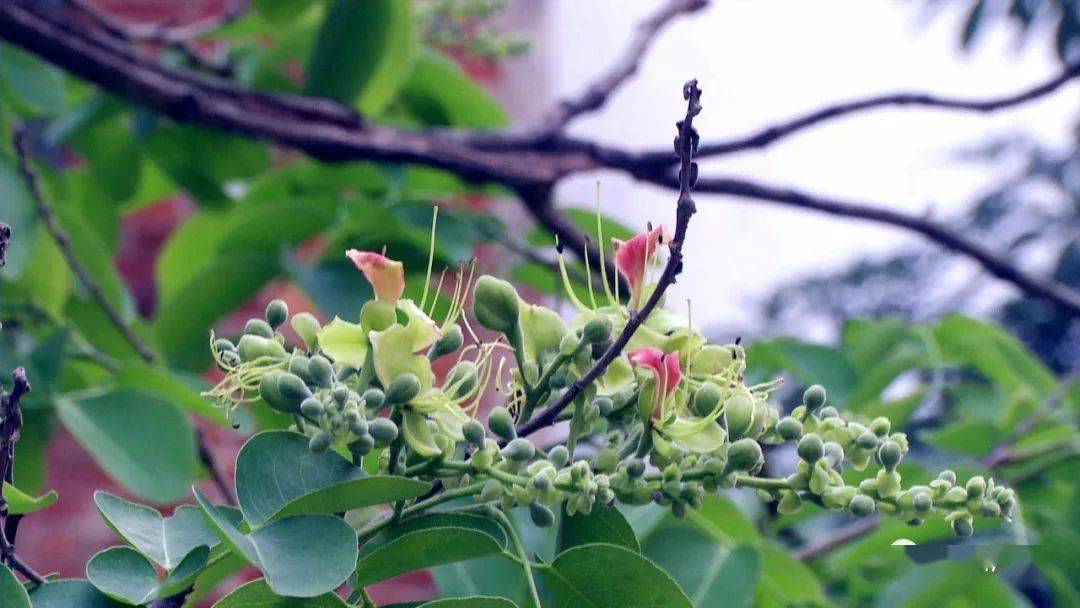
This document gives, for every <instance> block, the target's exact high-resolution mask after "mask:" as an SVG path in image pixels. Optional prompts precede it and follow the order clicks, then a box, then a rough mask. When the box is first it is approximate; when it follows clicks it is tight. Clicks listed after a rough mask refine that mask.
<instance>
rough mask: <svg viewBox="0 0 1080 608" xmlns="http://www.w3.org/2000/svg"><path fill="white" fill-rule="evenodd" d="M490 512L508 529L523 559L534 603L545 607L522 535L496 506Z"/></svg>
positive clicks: (509, 535)
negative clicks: (541, 600)
mask: <svg viewBox="0 0 1080 608" xmlns="http://www.w3.org/2000/svg"><path fill="white" fill-rule="evenodd" d="M488 514H489V515H490V516H491V517H492V518H494V519H495V520H496V521H498V522H499V525H500V526H502V528H503V529H504V530H505V531H506V535H507V537H508V538H509V539H510V542H511V543H513V545H514V548H516V549H517V554H518V557H519V558H520V560H521V569H522V570H524V571H525V581H526V582H527V583H528V585H529V594H530V595H531V596H532V601H533V605H534V606H535V608H543V605H542V604H541V603H540V594H539V592H537V590H536V581H535V580H534V579H533V573H532V562H530V561H529V554H528V553H526V552H525V544H524V543H523V542H521V537H520V536H519V535H518V533H517V528H515V527H514V524H513V523H512V522H511V521H510V519H509V518H507V517H506V514H505V513H503V512H502V511H500V510H499V509H496V508H494V507H488Z"/></svg>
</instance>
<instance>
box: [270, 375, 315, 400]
mask: <svg viewBox="0 0 1080 608" xmlns="http://www.w3.org/2000/svg"><path fill="white" fill-rule="evenodd" d="M277 388H278V392H279V393H281V396H282V397H285V398H286V399H294V400H296V401H297V402H300V401H303V400H304V399H307V398H308V397H310V396H311V389H309V388H308V386H307V385H306V384H304V381H303V380H302V379H301V378H300V376H297V375H296V374H290V373H283V374H281V375H280V376H278V381H277Z"/></svg>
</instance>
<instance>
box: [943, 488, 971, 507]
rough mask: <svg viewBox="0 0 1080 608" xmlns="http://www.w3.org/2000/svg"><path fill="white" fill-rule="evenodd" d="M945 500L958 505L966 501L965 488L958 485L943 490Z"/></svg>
mask: <svg viewBox="0 0 1080 608" xmlns="http://www.w3.org/2000/svg"><path fill="white" fill-rule="evenodd" d="M944 498H945V502H947V503H951V504H954V505H958V504H961V503H964V502H967V490H966V489H964V488H961V487H960V486H953V487H952V488H949V491H948V492H945V497H944Z"/></svg>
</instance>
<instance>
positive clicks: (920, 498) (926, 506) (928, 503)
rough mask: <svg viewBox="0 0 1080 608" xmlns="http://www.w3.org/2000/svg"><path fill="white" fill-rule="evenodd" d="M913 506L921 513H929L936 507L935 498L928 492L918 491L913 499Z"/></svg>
mask: <svg viewBox="0 0 1080 608" xmlns="http://www.w3.org/2000/svg"><path fill="white" fill-rule="evenodd" d="M911 506H912V507H914V508H915V510H916V511H918V512H919V513H927V512H929V511H930V509H933V508H934V499H933V498H931V496H930V495H929V494H927V493H926V492H917V493H916V494H915V496H914V497H913V498H912V500H911Z"/></svg>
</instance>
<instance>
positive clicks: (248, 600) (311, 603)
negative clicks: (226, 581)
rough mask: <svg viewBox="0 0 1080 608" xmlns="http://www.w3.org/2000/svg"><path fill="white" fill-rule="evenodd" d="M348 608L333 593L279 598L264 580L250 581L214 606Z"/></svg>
mask: <svg viewBox="0 0 1080 608" xmlns="http://www.w3.org/2000/svg"><path fill="white" fill-rule="evenodd" d="M255 607H258V608H348V604H346V603H345V602H343V601H341V598H339V597H338V596H336V595H334V594H333V593H326V594H323V595H320V596H318V597H312V598H296V597H281V596H280V595H278V594H276V593H274V591H273V589H271V588H270V586H269V585H267V584H266V580H264V579H259V580H257V581H251V582H250V583H247V584H244V585H242V586H240V587H237V588H236V589H233V590H232V592H230V593H229V594H228V595H226V596H225V597H223V598H221V599H220V600H218V601H217V603H215V604H214V608H255Z"/></svg>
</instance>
